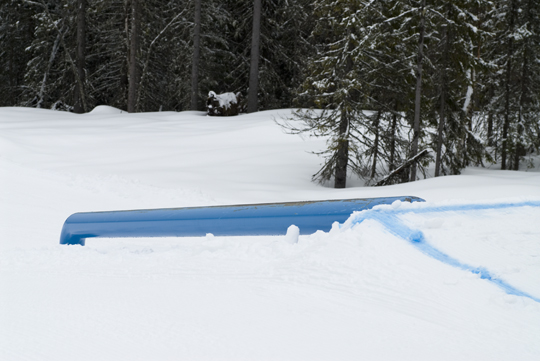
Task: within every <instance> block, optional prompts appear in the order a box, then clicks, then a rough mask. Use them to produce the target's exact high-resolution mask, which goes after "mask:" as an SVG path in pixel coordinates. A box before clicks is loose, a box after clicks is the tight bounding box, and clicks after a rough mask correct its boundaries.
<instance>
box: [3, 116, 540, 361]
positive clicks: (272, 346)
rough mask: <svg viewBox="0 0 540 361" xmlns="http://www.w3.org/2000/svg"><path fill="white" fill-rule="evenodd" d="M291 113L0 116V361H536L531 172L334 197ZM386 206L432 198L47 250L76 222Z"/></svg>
mask: <svg viewBox="0 0 540 361" xmlns="http://www.w3.org/2000/svg"><path fill="white" fill-rule="evenodd" d="M289 114H290V111H289V110H280V111H267V112H260V113H257V114H251V115H241V116H238V117H230V118H212V117H206V116H205V115H204V113H199V112H182V113H173V112H162V113H144V114H126V113H123V112H121V111H119V110H117V109H114V108H110V107H105V106H101V107H98V108H96V109H94V110H93V111H92V112H91V113H88V114H83V115H75V114H69V113H63V112H55V111H50V110H40V109H25V108H0V186H1V187H2V192H0V220H1V221H0V360H6V361H11V360H310V361H311V360H490V361H491V360H538V359H540V303H539V302H538V301H539V299H540V222H539V220H540V206H539V205H540V173H539V172H538V170H539V168H540V164H538V162H537V166H536V168H535V169H532V170H528V171H525V170H523V171H520V172H512V171H499V170H495V166H494V167H493V169H485V168H469V169H466V170H465V171H464V172H463V174H462V175H460V176H449V177H440V178H436V179H435V178H430V179H427V180H423V181H419V182H414V183H411V184H402V185H396V186H388V187H379V188H373V187H362V186H361V184H362V182H361V181H360V180H356V179H350V180H349V185H350V187H349V188H346V189H340V190H336V189H332V188H329V187H322V186H319V185H317V184H314V183H311V182H310V179H311V175H312V174H313V173H315V172H316V171H317V170H318V167H319V164H320V159H319V158H317V156H315V155H313V154H311V153H310V152H312V151H318V150H321V149H323V148H324V144H325V143H324V139H311V138H304V139H302V138H301V137H299V136H293V135H288V134H285V133H283V132H282V130H281V128H280V127H279V126H278V125H276V123H275V119H279V117H281V116H288V115H289ZM399 195H413V196H418V197H421V198H424V199H425V200H426V201H427V202H426V203H422V204H420V203H415V204H405V203H399V202H396V203H394V204H392V205H388V206H381V207H378V208H376V209H374V210H372V211H363V212H358V213H355V214H353V215H352V216H351V218H350V219H349V220H348V221H347V222H345V223H344V224H342V225H337V224H336V225H334V227H332V230H331V231H330V232H328V233H324V232H317V233H314V234H312V235H306V236H299V237H298V238H296V236H295V235H292V236H291V235H289V237H214V236H212V235H211V234H209V235H207V236H206V237H200V238H177V239H175V238H161V239H150V238H146V239H145V238H135V239H89V240H87V243H86V246H84V247H80V246H61V245H59V244H58V242H59V237H60V230H61V228H62V224H63V222H64V221H65V219H66V218H67V217H68V216H69V215H71V214H72V213H75V212H87V211H104V210H121V209H145V208H167V207H184V206H205V205H223V204H245V203H264V202H286V201H302V200H324V199H343V198H364V197H384V196H399ZM389 219H390V220H391V222H390V221H388V220H389ZM486 272H487V273H486ZM501 285H505V286H504V287H503V286H501ZM506 286H508V287H506ZM509 287H510V288H509ZM514 291H515V292H514Z"/></svg>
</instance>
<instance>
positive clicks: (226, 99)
mask: <svg viewBox="0 0 540 361" xmlns="http://www.w3.org/2000/svg"><path fill="white" fill-rule="evenodd" d="M208 97H209V98H216V99H217V101H218V102H219V106H220V107H222V108H224V109H228V108H230V107H231V104H236V103H237V101H238V100H237V98H236V95H235V94H234V93H222V94H216V93H215V92H213V91H210V92H209V93H208Z"/></svg>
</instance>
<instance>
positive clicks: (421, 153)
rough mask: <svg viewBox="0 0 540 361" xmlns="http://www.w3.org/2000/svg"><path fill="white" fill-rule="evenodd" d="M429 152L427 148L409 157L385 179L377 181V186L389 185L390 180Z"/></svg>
mask: <svg viewBox="0 0 540 361" xmlns="http://www.w3.org/2000/svg"><path fill="white" fill-rule="evenodd" d="M428 154H429V151H428V150H427V149H424V150H423V151H421V152H420V153H418V154H417V155H415V156H414V157H412V158H410V159H407V160H406V161H405V163H403V164H402V165H400V166H399V167H397V168H396V169H395V170H393V171H392V172H390V174H388V175H387V176H386V177H384V178H383V179H381V180H380V181H379V182H377V183H376V184H375V187H379V186H385V185H388V183H390V181H391V180H392V179H393V178H395V177H396V176H398V175H400V174H401V173H402V172H403V171H405V170H406V169H407V168H409V167H410V166H411V165H412V164H413V163H416V162H418V161H419V160H420V159H422V158H424V157H425V156H427V155H428Z"/></svg>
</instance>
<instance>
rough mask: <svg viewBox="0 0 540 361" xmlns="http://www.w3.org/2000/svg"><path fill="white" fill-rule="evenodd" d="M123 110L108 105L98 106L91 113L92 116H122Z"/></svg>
mask: <svg viewBox="0 0 540 361" xmlns="http://www.w3.org/2000/svg"><path fill="white" fill-rule="evenodd" d="M121 113H124V111H123V110H121V109H118V108H115V107H111V106H108V105H98V106H97V107H95V108H94V109H92V110H91V111H90V114H121Z"/></svg>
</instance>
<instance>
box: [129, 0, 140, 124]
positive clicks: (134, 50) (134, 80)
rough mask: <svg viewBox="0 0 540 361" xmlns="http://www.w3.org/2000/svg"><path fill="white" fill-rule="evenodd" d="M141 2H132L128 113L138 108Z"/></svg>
mask: <svg viewBox="0 0 540 361" xmlns="http://www.w3.org/2000/svg"><path fill="white" fill-rule="evenodd" d="M139 1H140V0H131V39H130V40H131V41H130V46H129V85H128V103H127V111H128V112H129V113H134V112H135V109H136V108H137V88H138V86H139V64H138V60H139V59H138V58H139V56H138V55H139V54H138V53H139V36H140V34H139V33H140V21H141V19H140V17H141V14H140V3H139Z"/></svg>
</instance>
